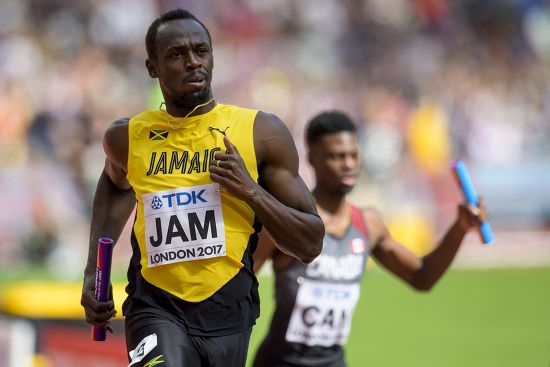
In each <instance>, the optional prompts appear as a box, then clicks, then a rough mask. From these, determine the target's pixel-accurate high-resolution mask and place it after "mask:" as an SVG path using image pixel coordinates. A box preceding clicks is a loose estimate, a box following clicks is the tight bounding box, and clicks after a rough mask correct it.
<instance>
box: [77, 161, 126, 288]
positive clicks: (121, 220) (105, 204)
mask: <svg viewBox="0 0 550 367" xmlns="http://www.w3.org/2000/svg"><path fill="white" fill-rule="evenodd" d="M135 203H136V201H135V196H134V192H133V190H131V189H130V190H121V189H119V188H117V187H116V186H115V185H114V184H113V183H112V181H111V179H110V178H109V176H108V175H107V174H106V173H105V172H103V173H102V174H101V177H100V178H99V182H98V184H97V189H96V193H95V196H94V202H93V208H92V219H91V226H90V242H89V248H88V261H87V264H86V269H85V273H84V274H85V277H86V276H95V267H96V261H97V241H98V239H99V238H100V237H109V238H112V239H113V241H114V242H115V243H116V241H117V240H118V238H119V237H120V234H121V232H122V230H123V229H124V226H125V225H126V222H127V221H128V217H129V216H130V214H131V213H132V210H133V209H134V206H135Z"/></svg>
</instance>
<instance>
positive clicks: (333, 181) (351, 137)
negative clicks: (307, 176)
mask: <svg viewBox="0 0 550 367" xmlns="http://www.w3.org/2000/svg"><path fill="white" fill-rule="evenodd" d="M309 161H310V163H311V166H312V167H313V170H314V171H315V177H316V180H317V189H322V190H325V191H326V192H328V193H330V194H334V195H345V194H347V193H348V192H350V191H351V190H352V189H353V187H354V186H355V183H356V182H357V176H358V173H359V165H360V160H359V146H358V143H357V135H356V134H354V133H350V132H347V131H344V132H340V133H335V134H328V135H325V136H324V137H322V138H321V140H319V141H318V142H316V143H314V144H312V145H311V147H310V150H309Z"/></svg>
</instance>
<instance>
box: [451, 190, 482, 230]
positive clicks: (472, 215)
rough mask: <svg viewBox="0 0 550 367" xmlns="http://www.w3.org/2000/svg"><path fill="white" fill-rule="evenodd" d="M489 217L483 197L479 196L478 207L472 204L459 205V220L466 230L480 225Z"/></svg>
mask: <svg viewBox="0 0 550 367" xmlns="http://www.w3.org/2000/svg"><path fill="white" fill-rule="evenodd" d="M488 218H489V213H488V212H487V208H486V207H485V204H484V203H483V199H482V198H481V197H480V198H479V202H478V204H477V207H476V206H473V205H471V204H460V205H459V207H458V218H457V222H458V224H459V225H460V227H461V228H462V229H463V230H464V231H468V230H470V229H472V228H475V227H477V226H479V225H480V224H481V223H482V222H484V221H486V220H487V219H488Z"/></svg>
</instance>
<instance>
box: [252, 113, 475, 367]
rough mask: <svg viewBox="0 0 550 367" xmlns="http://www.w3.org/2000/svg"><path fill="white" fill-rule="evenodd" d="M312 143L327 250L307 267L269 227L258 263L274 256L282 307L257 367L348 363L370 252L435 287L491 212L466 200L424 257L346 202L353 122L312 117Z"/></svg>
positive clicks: (410, 279)
mask: <svg viewBox="0 0 550 367" xmlns="http://www.w3.org/2000/svg"><path fill="white" fill-rule="evenodd" d="M306 141H307V144H308V146H309V153H308V158H309V162H310V163H311V166H312V167H313V170H314V172H315V178H316V181H317V183H316V186H315V189H314V190H313V196H314V197H315V199H316V204H317V210H318V212H319V214H320V215H321V218H322V219H323V222H324V223H325V227H326V235H325V238H324V240H323V250H322V252H321V255H320V256H319V257H317V258H316V259H315V260H314V261H313V262H311V263H310V264H304V263H301V262H299V261H296V260H295V259H294V258H293V257H291V256H288V255H287V254H285V253H284V252H282V251H280V250H279V249H278V247H276V246H275V245H274V244H275V243H277V241H279V239H278V238H275V236H273V237H274V239H275V241H272V240H270V237H269V236H264V232H262V234H261V236H260V237H261V241H260V244H259V245H258V249H257V251H256V253H255V254H254V267H255V270H257V269H259V268H260V266H261V265H262V264H263V262H264V261H265V260H266V259H267V258H271V259H272V260H273V268H274V271H275V303H276V306H275V312H274V314H273V319H272V321H271V327H270V329H269V331H268V334H267V336H266V338H265V340H264V341H263V343H262V345H261V346H260V348H259V350H258V353H257V355H256V358H255V361H254V366H255V367H274V366H277V367H282V366H315V367H343V366H346V362H345V358H344V349H343V345H344V343H345V342H346V340H347V338H348V335H349V332H350V328H351V318H352V313H353V310H354V308H355V305H356V304H357V301H358V299H359V289H360V282H361V279H362V278H363V273H364V272H365V263H366V261H367V257H368V256H369V255H372V256H374V258H375V259H376V260H377V261H378V263H380V264H381V265H382V266H384V267H385V268H386V269H388V270H389V271H391V272H392V273H394V274H395V275H397V276H398V277H399V278H401V279H402V280H403V281H405V282H406V283H408V284H410V285H411V286H413V287H414V288H416V289H418V290H421V291H428V290H430V289H431V288H432V286H433V285H434V284H435V283H436V282H437V281H438V280H439V279H440V278H441V276H442V275H443V273H444V272H445V270H446V269H447V268H448V267H449V265H450V264H451V261H452V260H453V258H454V256H455V254H456V252H457V250H458V248H459V246H460V243H461V242H462V239H463V238H464V236H465V235H466V233H467V232H468V231H469V230H471V229H473V228H474V227H475V226H476V225H478V224H479V223H480V221H481V220H483V219H484V218H485V217H486V210H485V207H484V206H483V204H482V203H480V204H479V207H477V208H473V207H468V206H466V205H459V206H458V216H457V219H456V221H455V222H454V223H453V224H452V225H451V226H450V228H449V229H448V231H447V233H446V234H445V235H444V236H443V239H442V240H441V241H440V243H439V244H438V245H437V246H436V247H435V249H434V250H433V251H432V252H431V253H429V254H428V255H426V256H424V257H422V258H419V257H417V256H416V255H414V254H413V253H412V252H410V251H409V250H407V249H406V248H405V247H403V246H402V245H400V244H399V243H397V242H396V241H395V240H394V239H393V238H392V237H391V235H390V233H389V232H388V228H387V227H386V225H385V224H384V222H383V221H382V219H381V218H380V216H379V215H378V214H377V212H376V211H374V210H373V209H359V208H357V207H356V206H354V205H352V204H351V203H349V202H348V201H347V200H346V195H347V194H348V193H349V192H350V191H351V189H352V188H353V187H354V185H355V183H356V178H357V174H358V171H359V149H358V148H359V147H358V143H357V133H356V129H355V126H354V124H353V122H352V121H351V120H350V119H349V118H348V117H347V116H346V115H345V114H344V113H342V112H338V111H329V112H323V113H321V114H319V115H317V116H316V117H314V118H313V119H312V120H311V121H310V122H309V124H308V127H307V130H306ZM268 232H269V229H268ZM269 233H271V232H269ZM277 246H280V244H279V245H277Z"/></svg>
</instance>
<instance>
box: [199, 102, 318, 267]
mask: <svg viewBox="0 0 550 367" xmlns="http://www.w3.org/2000/svg"><path fill="white" fill-rule="evenodd" d="M224 143H225V145H226V148H227V152H226V153H218V154H216V155H215V157H214V158H215V160H214V161H213V162H212V163H211V166H210V173H211V178H212V181H214V182H217V183H219V184H220V185H222V186H223V187H224V188H226V189H227V190H228V191H229V192H231V194H233V195H235V196H236V197H238V198H240V199H241V200H243V201H245V202H246V203H247V204H248V205H249V206H250V207H251V208H252V210H254V212H255V213H256V215H257V216H258V218H259V220H260V221H261V223H262V224H263V225H264V226H265V228H266V229H267V230H268V231H269V233H270V234H271V236H272V237H273V239H274V241H275V243H276V246H277V247H278V248H279V249H280V250H281V251H282V252H284V253H286V254H289V255H291V256H294V257H296V258H297V259H299V260H300V261H302V262H305V263H308V262H311V261H313V259H315V258H316V257H317V256H318V255H319V253H320V252H321V249H322V246H323V242H322V241H323V236H324V232H325V230H324V228H325V227H324V225H323V222H322V221H321V218H320V217H319V215H318V214H317V210H316V208H315V204H314V202H313V197H312V196H311V193H310V192H309V190H308V188H307V186H306V185H305V183H304V182H303V180H302V178H301V177H300V175H299V173H298V152H297V150H296V146H295V145H294V141H293V139H292V135H291V134H290V132H289V131H288V129H287V127H286V126H285V124H284V123H283V122H282V121H281V120H280V119H279V118H277V117H276V116H274V115H270V114H266V113H263V112H259V113H258V114H257V116H256V120H255V122H254V146H255V150H256V158H257V162H258V169H259V184H257V183H256V182H254V180H253V179H252V178H251V177H250V175H249V174H248V171H247V170H246V167H245V165H244V162H243V160H242V158H241V156H240V155H239V153H238V151H237V149H236V147H235V146H234V145H233V144H232V143H231V141H229V139H228V138H227V137H225V138H224ZM217 160H220V163H219V167H218V166H217V164H216V163H217Z"/></svg>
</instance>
